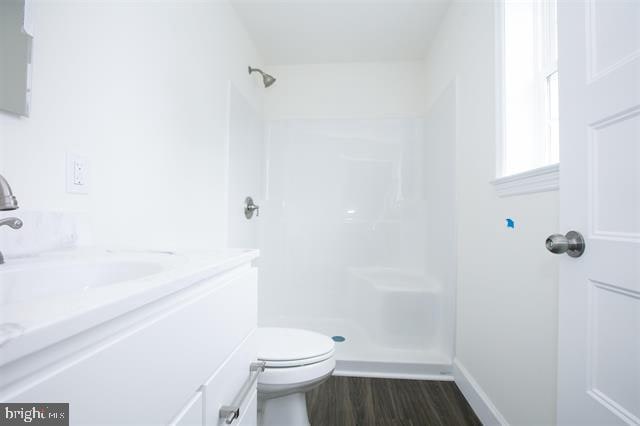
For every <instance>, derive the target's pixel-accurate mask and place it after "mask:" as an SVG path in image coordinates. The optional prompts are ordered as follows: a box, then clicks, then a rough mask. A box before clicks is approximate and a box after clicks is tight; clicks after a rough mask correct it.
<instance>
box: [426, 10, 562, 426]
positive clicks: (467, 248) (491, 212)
mask: <svg viewBox="0 0 640 426" xmlns="http://www.w3.org/2000/svg"><path fill="white" fill-rule="evenodd" d="M493 31H494V17H493V3H492V2H477V3H472V2H459V3H454V4H453V5H452V7H451V8H450V9H449V11H448V12H447V14H446V16H445V19H444V21H443V23H442V26H441V28H440V30H439V33H438V35H437V36H436V39H435V41H434V42H433V44H432V49H431V51H430V54H429V56H428V58H427V63H426V93H427V94H428V96H427V104H428V105H429V104H432V103H433V102H434V101H435V100H436V98H437V96H438V95H439V94H440V93H441V92H442V90H443V89H444V88H445V87H446V86H447V85H448V84H450V82H451V81H452V80H454V79H457V105H458V107H457V110H458V111H457V115H458V117H457V159H456V165H457V184H458V185H457V187H458V193H457V199H458V288H457V292H458V295H457V332H456V351H457V355H456V356H457V360H458V362H459V363H461V364H462V365H463V366H464V367H465V368H466V370H467V371H468V372H469V373H470V374H471V376H473V378H474V379H475V380H476V381H477V383H478V384H479V385H480V387H481V388H482V389H483V390H484V392H486V394H487V395H488V397H489V398H490V399H491V400H492V401H493V403H494V404H495V405H496V407H497V408H498V410H499V411H500V412H501V413H502V415H503V416H504V417H505V418H506V420H507V421H508V422H509V423H511V424H519V425H523V424H530V425H532V424H553V423H554V422H555V410H556V407H555V399H556V356H557V353H556V351H557V342H556V340H557V285H558V279H557V276H558V268H557V259H555V258H554V257H553V256H551V255H549V254H548V253H547V252H546V250H545V249H544V240H545V238H546V236H547V235H548V234H550V233H552V232H556V231H557V230H558V229H557V227H558V194H557V192H550V193H543V194H536V195H528V196H518V197H512V198H504V199H501V198H498V197H497V196H496V194H495V191H494V188H493V187H492V186H491V185H490V184H489V181H490V180H491V179H492V178H494V173H495V129H494V127H495V125H494V122H495V116H494V92H493V89H494V80H493V79H494V77H493V76H494V56H493V46H494V38H493V37H494V33H493ZM507 217H510V218H513V219H515V221H516V228H515V230H509V229H507V228H506V226H505V218H507Z"/></svg>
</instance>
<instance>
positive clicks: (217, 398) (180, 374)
mask: <svg viewBox="0 0 640 426" xmlns="http://www.w3.org/2000/svg"><path fill="white" fill-rule="evenodd" d="M256 325H257V271H256V269H255V268H253V267H251V266H250V263H249V262H247V263H245V264H243V265H239V266H235V267H234V268H232V269H231V270H227V271H226V272H224V273H221V274H218V275H216V276H213V277H210V278H207V279H205V280H204V281H201V282H198V283H195V284H193V285H189V286H187V287H185V288H182V289H180V290H179V291H175V292H172V293H170V294H167V295H164V296H163V297H161V298H159V299H157V300H154V301H152V302H150V303H147V304H145V305H143V306H141V307H138V308H137V309H134V310H133V311H131V312H127V313H126V314H124V315H121V316H118V317H117V318H113V319H112V320H110V321H107V322H105V323H103V324H100V325H99V326H96V327H92V328H90V329H88V330H86V331H83V332H82V333H79V334H77V335H74V336H72V337H70V338H68V339H65V340H64V341H61V342H58V343H56V344H54V345H51V346H49V347H47V348H44V349H42V350H40V351H37V352H35V353H32V354H29V355H27V356H24V357H22V358H20V359H17V360H15V361H12V362H9V363H8V364H4V365H2V366H1V367H0V375H4V376H5V377H4V379H0V380H1V381H0V400H1V401H5V402H27V403H28V402H39V403H42V402H68V403H69V404H70V406H69V414H70V422H71V424H75V425H91V424H103V425H104V424H114V425H116V424H129V425H131V424H135V425H147V424H148V425H156V424H158V425H160V424H176V425H218V424H225V422H224V419H222V420H221V419H220V418H219V417H220V416H219V410H220V408H221V406H223V405H228V404H231V403H232V401H233V400H234V399H236V400H237V396H238V393H239V392H240V390H241V389H242V388H243V387H245V388H249V386H248V385H247V386H245V384H246V383H248V382H249V381H250V377H253V375H250V371H249V366H250V364H251V363H252V362H255V361H256V355H257V351H256V342H255V333H254V331H255V329H256ZM250 387H251V389H249V390H248V391H247V392H244V394H246V397H245V398H243V400H242V401H240V405H241V409H240V415H239V416H238V418H237V419H235V420H234V421H233V423H232V424H236V425H237V424H243V425H251V424H255V422H256V402H255V398H256V392H255V383H253V381H251V386H250Z"/></svg>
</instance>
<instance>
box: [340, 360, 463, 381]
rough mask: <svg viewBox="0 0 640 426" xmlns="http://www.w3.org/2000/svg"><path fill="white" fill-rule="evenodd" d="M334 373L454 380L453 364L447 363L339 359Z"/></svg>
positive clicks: (389, 377) (391, 377) (349, 375)
mask: <svg viewBox="0 0 640 426" xmlns="http://www.w3.org/2000/svg"><path fill="white" fill-rule="evenodd" d="M333 375H334V376H348V377H376V378H381V379H410V380H447V381H450V380H453V375H452V374H451V364H445V363H442V364H440V363H435V364H418V363H401V362H398V363H396V362H372V361H344V360H338V361H336V369H335V371H334V372H333Z"/></svg>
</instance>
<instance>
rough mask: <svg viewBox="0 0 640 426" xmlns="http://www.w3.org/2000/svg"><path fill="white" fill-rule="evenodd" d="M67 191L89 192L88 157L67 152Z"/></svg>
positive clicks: (72, 192) (73, 192)
mask: <svg viewBox="0 0 640 426" xmlns="http://www.w3.org/2000/svg"><path fill="white" fill-rule="evenodd" d="M67 192H68V193H71V194H88V193H89V161H88V160H87V158H86V157H83V156H81V155H76V154H71V153H67Z"/></svg>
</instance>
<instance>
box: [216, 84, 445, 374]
mask: <svg viewBox="0 0 640 426" xmlns="http://www.w3.org/2000/svg"><path fill="white" fill-rule="evenodd" d="M277 75H278V74H276V76H277ZM278 81H279V82H282V81H283V79H279V80H278ZM274 87H277V85H276V86H274ZM267 90H274V89H273V88H269V89H267ZM229 96H230V98H229V105H230V115H229V152H228V154H229V160H230V161H229V167H230V169H229V173H228V176H229V209H230V210H229V245H230V246H235V247H239V246H243V247H256V246H257V247H259V249H260V259H259V260H258V262H259V263H258V267H259V271H260V273H259V286H258V297H259V303H258V311H259V312H258V315H259V325H260V326H277V327H293V328H303V329H308V330H313V331H317V332H320V333H323V334H326V335H328V336H332V337H335V340H336V359H337V368H336V373H337V374H345V375H360V376H367V375H368V376H379V377H413V378H442V377H443V375H444V376H449V375H450V372H451V363H452V357H453V349H454V348H453V345H454V328H455V326H454V321H455V306H454V304H455V302H454V301H455V293H454V292H455V281H456V277H455V271H456V265H455V258H456V256H455V255H456V247H455V241H456V238H455V233H456V227H455V223H456V221H455V215H454V212H455V199H456V197H455V193H456V187H455V180H456V177H455V168H454V165H455V155H456V154H455V145H456V135H455V128H456V120H455V117H456V103H455V86H454V85H450V86H449V87H448V88H447V89H446V90H444V91H443V92H442V94H441V95H440V96H439V97H438V98H437V100H436V101H435V102H434V103H433V105H432V106H431V107H430V108H429V109H428V112H427V113H426V114H422V115H421V116H415V115H413V116H410V115H403V116H396V117H390V118H375V117H374V118H321V117H318V118H316V117H313V118H284V119H282V118H279V119H266V120H265V119H263V118H262V117H261V115H260V114H258V112H257V111H256V110H255V109H253V108H252V107H251V106H249V105H248V103H247V102H246V100H245V99H244V98H243V97H242V95H241V94H240V93H239V92H238V91H237V90H236V89H235V88H234V87H232V86H231V87H230V91H229ZM263 135H264V137H263ZM246 196H251V197H253V199H254V200H255V201H256V204H259V206H260V210H259V213H260V214H259V216H257V217H256V216H254V217H253V218H252V219H251V220H248V221H247V219H245V217H244V215H241V214H239V213H240V207H241V206H242V204H243V202H244V200H245V198H246Z"/></svg>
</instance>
